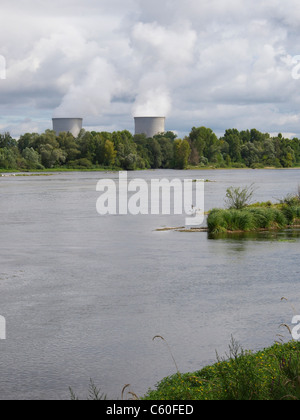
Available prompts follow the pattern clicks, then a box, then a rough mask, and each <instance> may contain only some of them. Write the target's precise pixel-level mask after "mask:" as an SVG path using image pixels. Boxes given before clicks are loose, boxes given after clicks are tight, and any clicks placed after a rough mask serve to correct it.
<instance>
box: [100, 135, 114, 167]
mask: <svg viewBox="0 0 300 420" xmlns="http://www.w3.org/2000/svg"><path fill="white" fill-rule="evenodd" d="M116 156H117V152H116V150H115V147H114V143H113V142H112V141H110V140H106V142H105V144H104V154H103V161H104V165H105V166H113V165H114V164H115V160H116Z"/></svg>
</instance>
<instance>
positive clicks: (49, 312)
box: [0, 169, 300, 399]
mask: <svg viewBox="0 0 300 420" xmlns="http://www.w3.org/2000/svg"><path fill="white" fill-rule="evenodd" d="M136 177H138V178H143V179H145V180H148V181H150V179H151V178H168V179H174V178H179V179H184V178H191V179H196V178H198V179H200V178H205V179H209V180H210V181H215V182H209V183H206V184H205V207H206V210H209V209H210V208H213V207H219V206H221V207H223V206H224V196H225V192H226V188H228V187H230V186H245V185H250V184H252V183H254V185H255V188H256V192H255V197H254V198H255V200H256V201H267V200H272V201H276V200H278V199H281V198H282V197H284V196H285V195H287V194H289V193H294V192H296V191H297V188H298V184H299V183H300V170H297V169H296V170H224V171H223V170H218V171H207V170H206V171H145V172H136V173H135V172H132V173H130V174H129V178H130V179H131V178H136ZM101 178H112V179H116V180H117V178H118V174H117V173H115V174H114V173H111V174H108V173H55V174H52V175H51V176H48V177H44V176H30V177H7V178H6V177H5V178H4V177H3V178H0V197H1V198H0V216H1V236H0V238H1V241H0V314H1V315H2V316H4V317H5V318H6V322H7V339H6V340H5V341H4V340H2V341H0V356H1V358H0V360H1V362H0V398H1V399H66V398H69V387H70V386H71V387H72V388H73V390H74V391H75V393H76V394H77V395H78V396H79V397H81V398H85V397H86V395H87V388H88V385H89V380H90V378H92V379H93V380H94V382H95V384H96V385H97V386H99V387H101V389H102V391H103V392H104V393H106V394H107V397H108V398H118V399H120V398H121V391H122V388H123V386H124V385H125V384H131V388H130V389H131V391H133V392H135V393H136V394H137V395H143V394H144V393H145V392H146V391H147V390H148V388H149V387H154V386H155V384H156V383H157V382H158V381H159V380H160V379H162V378H163V377H165V376H168V375H171V374H173V373H175V372H176V367H175V365H174V363H173V360H172V357H171V355H170V353H169V350H168V348H167V346H166V344H165V343H164V342H163V341H162V340H159V339H157V340H155V341H152V338H153V337H154V336H155V335H161V336H163V337H164V338H165V339H166V340H167V342H168V345H169V347H170V348H171V349H172V353H173V357H174V358H175V360H176V363H177V365H178V367H179V369H180V371H182V372H188V371H189V372H190V371H195V370H198V369H200V368H201V367H203V366H205V365H207V364H209V363H212V362H215V360H216V354H215V352H216V351H217V352H218V353H219V355H224V354H225V352H226V351H227V349H228V344H229V342H230V338H231V336H233V337H234V338H235V339H236V340H237V341H239V342H240V344H241V345H242V346H243V347H244V348H246V349H251V350H258V349H261V348H264V347H266V346H269V345H272V344H273V343H274V341H275V340H276V339H278V336H277V334H282V335H284V336H285V339H287V338H288V336H287V334H286V330H285V329H284V328H279V325H280V324H281V323H286V324H289V325H290V324H291V320H292V317H293V315H294V312H293V308H292V306H293V307H294V310H295V311H297V310H298V314H299V313H300V299H299V298H300V288H299V281H300V267H299V251H300V246H299V242H300V232H299V231H295V232H289V231H284V232H280V233H278V234H277V233H271V234H259V235H242V236H237V237H232V236H231V237H228V238H222V239H210V238H208V235H207V234H206V233H182V232H174V231H167V232H157V231H156V229H157V228H161V227H176V226H183V225H184V217H183V216H178V215H177V216H174V215H171V216H163V215H159V216H158V215H156V216H151V215H149V216H130V215H127V216H100V215H98V214H97V212H96V201H97V198H98V197H99V192H96V184H97V181H98V180H99V179H101ZM283 296H284V297H285V298H287V299H288V301H281V298H282V297H283Z"/></svg>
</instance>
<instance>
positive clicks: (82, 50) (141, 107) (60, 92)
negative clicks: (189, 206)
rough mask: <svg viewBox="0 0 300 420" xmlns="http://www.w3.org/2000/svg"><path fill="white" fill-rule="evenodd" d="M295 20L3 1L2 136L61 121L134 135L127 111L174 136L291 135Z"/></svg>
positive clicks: (295, 15)
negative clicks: (159, 123) (79, 120)
mask: <svg viewBox="0 0 300 420" xmlns="http://www.w3.org/2000/svg"><path fill="white" fill-rule="evenodd" d="M299 24H300V4H299V2H297V1H296V0H287V1H286V2H284V3H283V2H282V1H279V0H264V1H260V0H254V1H253V2H246V0H228V1H226V2H225V1H224V0H201V1H199V0H172V1H170V0H166V1H165V2H161V1H158V0H152V1H151V2H149V1H146V0H122V1H121V0H101V1H100V2H99V0H86V1H85V2H83V1H82V0H73V1H70V0H61V1H60V2H58V1H56V0H53V1H52V2H37V1H36V0H24V1H23V2H19V1H18V2H17V1H16V0H10V1H8V0H3V1H2V2H1V17H0V39H1V41H2V42H1V49H0V55H3V56H4V57H5V58H6V62H7V79H6V80H0V113H1V115H2V121H1V127H2V128H1V129H2V130H3V129H5V128H9V129H11V130H12V121H14V116H17V119H18V121H21V122H18V123H16V128H15V129H14V130H13V132H14V133H16V131H17V130H22V129H25V128H26V127H28V128H30V127H31V126H32V127H33V128H39V129H44V128H45V118H47V116H48V118H49V127H51V117H52V115H53V113H55V115H58V114H60V113H61V114H68V115H71V114H74V115H75V114H76V116H83V117H85V121H86V122H87V123H88V124H91V126H93V127H94V128H95V127H97V125H98V127H114V129H118V128H119V129H122V128H127V129H131V130H132V129H133V119H132V114H144V115H150V114H151V115H167V116H168V120H167V127H168V128H169V129H172V130H176V131H178V132H179V133H180V135H184V134H188V131H189V129H190V128H191V127H192V126H194V125H206V126H210V127H211V128H212V129H214V130H216V131H218V132H222V130H223V131H224V130H225V129H226V128H230V127H234V126H236V127H237V128H239V129H247V128H253V127H256V128H257V129H259V130H261V131H270V132H276V131H283V132H287V133H297V135H298V136H299V137H300V124H299V113H298V108H299V102H300V96H299V93H298V92H299V91H300V80H295V79H294V78H293V77H292V70H293V67H294V66H295V63H294V62H293V57H294V56H296V55H299V54H300V49H299V47H298V46H299V45H300V43H299V38H300V34H299V31H298V28H299ZM5 120H6V124H5ZM22 121H25V122H26V124H27V125H26V124H25V125H24V124H23V125H22ZM28 121H29V122H30V123H28ZM124 125H125V126H124ZM17 127H18V128H17ZM87 128H88V127H87ZM19 134H21V133H19Z"/></svg>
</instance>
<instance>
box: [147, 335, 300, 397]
mask: <svg viewBox="0 0 300 420" xmlns="http://www.w3.org/2000/svg"><path fill="white" fill-rule="evenodd" d="M299 374H300V342H296V341H291V342H288V343H285V344H281V343H275V344H274V345H273V346H272V347H269V348H266V349H264V350H262V351H259V352H256V353H252V352H251V351H244V350H243V349H241V348H240V347H239V346H238V344H237V343H236V342H235V341H234V340H232V343H231V345H230V348H229V355H228V357H227V360H224V359H220V358H219V357H217V362H216V363H215V364H214V365H212V366H207V367H205V368H203V369H201V370H199V371H197V372H193V373H186V374H181V373H179V372H178V373H176V374H175V375H173V376H171V377H167V378H164V379H163V380H162V381H161V382H160V383H159V384H158V385H157V387H156V389H155V390H149V391H148V393H147V394H146V395H145V396H144V397H143V398H142V399H144V400H154V401H155V400H156V401H157V400H169V401H172V400H175V401H176V400H177V401H183V400H299V399H300V379H299V378H300V376H299Z"/></svg>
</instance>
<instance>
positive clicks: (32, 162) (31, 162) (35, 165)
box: [22, 147, 44, 169]
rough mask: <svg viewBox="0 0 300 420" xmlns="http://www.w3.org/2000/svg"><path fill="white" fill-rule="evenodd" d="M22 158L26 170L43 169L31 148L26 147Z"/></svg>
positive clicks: (39, 158) (38, 156) (39, 157)
mask: <svg viewBox="0 0 300 420" xmlns="http://www.w3.org/2000/svg"><path fill="white" fill-rule="evenodd" d="M22 157H23V158H24V159H25V161H26V166H27V169H44V167H43V165H42V164H41V156H40V154H39V153H38V152H37V151H35V150H34V149H33V148H32V147H30V148H29V147H27V148H26V149H24V150H23V152H22Z"/></svg>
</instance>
